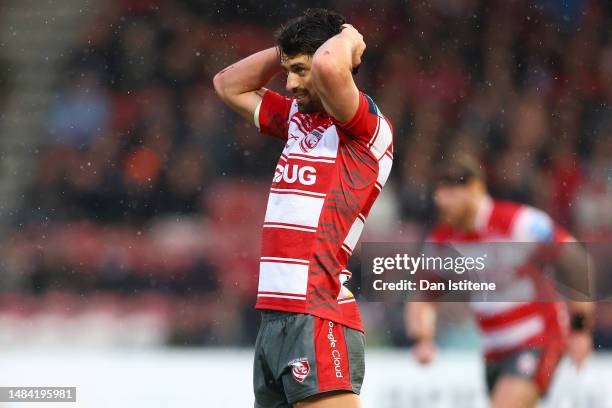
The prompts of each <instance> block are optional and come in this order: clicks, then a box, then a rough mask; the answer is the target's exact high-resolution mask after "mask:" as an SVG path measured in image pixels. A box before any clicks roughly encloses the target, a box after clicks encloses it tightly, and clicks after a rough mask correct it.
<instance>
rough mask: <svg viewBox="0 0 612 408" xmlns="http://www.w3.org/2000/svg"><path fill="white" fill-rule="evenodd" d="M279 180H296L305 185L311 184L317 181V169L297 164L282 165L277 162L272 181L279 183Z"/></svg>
mask: <svg viewBox="0 0 612 408" xmlns="http://www.w3.org/2000/svg"><path fill="white" fill-rule="evenodd" d="M281 180H284V181H285V183H288V184H293V183H296V182H298V183H300V184H303V185H305V186H311V185H313V184H314V183H316V181H317V169H315V168H314V167H312V166H300V165H299V164H292V165H289V164H286V165H284V166H283V165H281V164H277V165H276V170H275V171H274V179H273V181H274V182H275V183H280V182H281Z"/></svg>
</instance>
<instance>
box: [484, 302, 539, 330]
mask: <svg viewBox="0 0 612 408" xmlns="http://www.w3.org/2000/svg"><path fill="white" fill-rule="evenodd" d="M540 311H541V306H540V305H538V304H537V303H534V302H529V303H526V304H523V305H520V306H517V307H515V308H512V309H509V310H506V311H503V312H501V313H496V314H495V315H491V316H487V315H482V314H478V315H477V316H478V325H479V326H480V328H481V329H482V330H484V331H487V330H497V329H501V328H503V327H506V326H509V325H512V324H513V323H516V322H517V321H521V320H523V319H525V318H527V317H531V316H533V315H534V314H539V312H540Z"/></svg>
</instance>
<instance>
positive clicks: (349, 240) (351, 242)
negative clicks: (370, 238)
mask: <svg viewBox="0 0 612 408" xmlns="http://www.w3.org/2000/svg"><path fill="white" fill-rule="evenodd" d="M363 226H364V224H363V221H362V220H361V218H359V217H357V218H356V219H355V222H353V225H351V229H350V230H349V232H348V234H347V236H346V238H345V239H344V245H346V246H347V247H348V248H350V250H351V251H353V250H354V249H355V245H357V241H359V237H360V236H361V231H363Z"/></svg>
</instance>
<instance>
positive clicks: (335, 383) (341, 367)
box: [314, 318, 352, 392]
mask: <svg viewBox="0 0 612 408" xmlns="http://www.w3.org/2000/svg"><path fill="white" fill-rule="evenodd" d="M314 336H315V338H314V344H315V358H316V361H317V380H318V382H319V391H320V392H324V391H330V390H338V389H352V385H351V377H350V370H349V361H348V348H347V346H346V339H345V337H344V328H343V327H342V326H341V325H339V324H337V323H334V322H332V321H331V320H327V319H321V318H316V319H314Z"/></svg>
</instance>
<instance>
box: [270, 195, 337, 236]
mask: <svg viewBox="0 0 612 408" xmlns="http://www.w3.org/2000/svg"><path fill="white" fill-rule="evenodd" d="M324 202H325V199H323V198H315V197H307V196H303V195H297V194H277V193H274V192H270V198H269V199H268V208H267V209H266V218H265V220H264V222H265V223H266V224H268V223H281V224H291V225H295V226H298V227H311V228H316V227H317V226H318V225H319V217H320V216H321V210H322V209H323V203H324Z"/></svg>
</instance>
